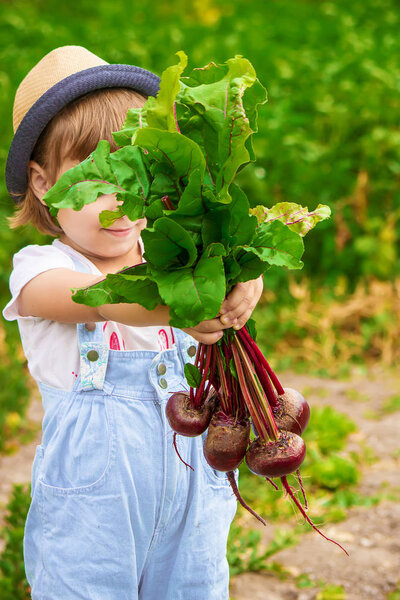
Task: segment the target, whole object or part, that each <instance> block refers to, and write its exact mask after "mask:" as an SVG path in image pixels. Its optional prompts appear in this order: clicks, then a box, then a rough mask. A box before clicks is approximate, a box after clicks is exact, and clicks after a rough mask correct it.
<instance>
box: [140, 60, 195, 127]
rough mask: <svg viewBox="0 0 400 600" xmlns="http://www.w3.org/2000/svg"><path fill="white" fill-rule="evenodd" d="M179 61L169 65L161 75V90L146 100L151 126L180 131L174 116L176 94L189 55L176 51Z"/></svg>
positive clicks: (148, 119) (148, 120)
mask: <svg viewBox="0 0 400 600" xmlns="http://www.w3.org/2000/svg"><path fill="white" fill-rule="evenodd" d="M176 54H177V56H178V57H179V63H178V64H177V65H172V66H171V67H168V68H167V69H166V70H165V71H164V72H163V74H162V75H161V82H160V90H159V92H158V94H157V96H156V97H155V98H154V97H153V96H150V97H149V99H148V100H147V102H146V105H145V107H146V111H147V122H148V125H149V127H155V128H156V129H165V130H167V131H179V127H178V123H177V121H176V120H175V116H174V105H175V99H176V96H177V94H178V92H179V90H180V89H181V84H180V81H179V78H180V76H181V74H182V71H184V69H185V68H186V65H187V56H186V54H185V53H184V52H182V51H179V52H177V53H176Z"/></svg>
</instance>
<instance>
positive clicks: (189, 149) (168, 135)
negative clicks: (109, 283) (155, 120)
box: [135, 127, 206, 178]
mask: <svg viewBox="0 0 400 600" xmlns="http://www.w3.org/2000/svg"><path fill="white" fill-rule="evenodd" d="M135 144H136V145H137V146H140V147H141V148H144V149H145V150H147V152H148V153H149V154H150V155H151V158H153V159H154V160H156V161H157V162H159V163H163V165H166V167H170V168H171V169H173V171H174V173H175V177H177V178H181V177H189V176H190V174H191V173H192V172H193V171H195V170H199V171H200V176H201V178H203V176H204V171H205V166H206V165H205V160H204V156H203V154H202V152H201V149H200V147H199V146H198V145H197V144H196V142H193V141H192V140H190V139H189V138H187V137H185V136H184V135H181V134H180V133H176V132H170V131H160V130H159V129H151V128H149V127H148V128H146V129H140V130H139V131H138V132H137V135H136V138H135Z"/></svg>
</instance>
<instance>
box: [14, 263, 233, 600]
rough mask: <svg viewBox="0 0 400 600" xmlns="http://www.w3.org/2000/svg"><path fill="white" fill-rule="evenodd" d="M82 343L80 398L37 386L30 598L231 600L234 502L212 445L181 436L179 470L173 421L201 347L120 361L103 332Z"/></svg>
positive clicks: (93, 329) (183, 338)
mask: <svg viewBox="0 0 400 600" xmlns="http://www.w3.org/2000/svg"><path fill="white" fill-rule="evenodd" d="M74 262H75V260H74ZM76 268H77V270H79V271H85V270H87V269H86V267H85V266H84V265H83V264H81V263H80V262H76ZM77 332H78V342H79V351H80V374H79V375H78V377H77V379H76V381H75V385H74V387H73V390H72V391H66V390H60V389H56V388H52V387H50V386H48V385H45V384H42V383H39V384H38V385H39V389H40V392H41V395H42V401H43V406H44V410H45V415H44V419H43V436H42V444H41V445H40V446H38V447H37V449H36V456H35V460H34V463H33V467H32V502H31V506H30V509H29V513H28V517H27V521H26V525H25V537H24V559H25V569H26V573H27V578H28V581H29V584H30V585H31V588H32V599H33V600H136V599H140V600H227V599H228V598H229V591H228V584H229V571H228V563H227V560H226V543H227V536H228V533H229V528H230V525H231V522H232V519H233V517H234V514H235V512H236V506H237V503H236V498H235V497H234V496H233V494H232V490H231V488H230V486H229V483H228V481H227V478H226V475H225V473H220V472H217V471H214V470H213V469H212V468H211V467H210V466H209V465H208V464H207V462H206V461H205V458H204V456H203V451H202V443H203V439H204V435H203V436H200V437H195V438H187V437H182V436H177V445H178V449H179V452H180V454H181V456H182V458H183V459H184V460H185V461H186V462H187V463H189V464H190V465H191V466H192V467H193V469H194V471H192V470H190V469H188V468H187V467H185V465H184V464H183V463H182V462H181V461H180V460H179V458H178V456H177V454H176V452H175V449H174V447H173V443H172V441H173V432H172V431H171V428H170V427H169V424H168V421H167V419H166V415H165V406H166V403H167V401H168V398H169V396H170V395H171V393H173V392H176V391H179V390H182V389H186V390H187V389H188V385H187V383H186V381H185V378H184V374H183V367H184V364H185V362H188V361H191V362H193V361H194V354H195V350H196V346H195V342H194V340H193V338H191V337H190V336H188V335H187V334H185V333H184V332H182V331H180V330H179V329H174V335H175V339H176V343H175V345H174V346H173V347H172V348H169V349H167V350H163V351H161V352H155V351H154V352H153V351H147V350H143V351H142V350H132V351H120V350H111V349H109V348H108V347H107V345H106V344H105V343H104V342H103V323H97V324H96V323H86V324H78V325H77ZM49 364H50V368H51V356H50V357H49ZM236 475H237V473H236Z"/></svg>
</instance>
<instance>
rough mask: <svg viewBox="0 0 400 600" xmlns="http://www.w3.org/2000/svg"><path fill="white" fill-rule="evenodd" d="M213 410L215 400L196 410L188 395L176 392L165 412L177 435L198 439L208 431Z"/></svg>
mask: <svg viewBox="0 0 400 600" xmlns="http://www.w3.org/2000/svg"><path fill="white" fill-rule="evenodd" d="M213 408H214V401H213V400H208V401H206V402H204V404H203V405H202V406H201V407H200V408H194V407H193V406H192V404H191V402H190V396H189V394H188V393H186V392H176V393H175V394H172V396H170V398H169V400H168V402H167V406H166V408H165V412H166V415H167V418H168V421H169V424H170V426H171V428H172V429H173V430H174V431H175V432H176V433H179V434H180V435H185V436H186V437H196V436H197V435H201V434H202V433H203V432H204V431H205V430H206V429H207V427H208V424H209V423H210V419H211V415H212V412H213Z"/></svg>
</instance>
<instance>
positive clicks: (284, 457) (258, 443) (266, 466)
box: [246, 431, 306, 477]
mask: <svg viewBox="0 0 400 600" xmlns="http://www.w3.org/2000/svg"><path fill="white" fill-rule="evenodd" d="M305 455H306V446H305V443H304V441H303V439H302V438H301V437H300V436H299V435H297V434H296V433H293V432H290V431H283V432H281V433H280V434H279V437H278V439H277V440H276V441H267V442H266V441H263V440H261V439H260V438H256V439H255V440H254V441H253V442H252V443H251V444H250V447H249V449H248V450H247V453H246V464H247V466H248V467H249V469H250V471H252V472H253V473H255V474H256V475H262V476H263V477H283V476H285V475H289V473H293V472H294V471H296V470H297V469H298V468H299V467H300V465H301V463H302V462H303V460H304V457H305Z"/></svg>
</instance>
